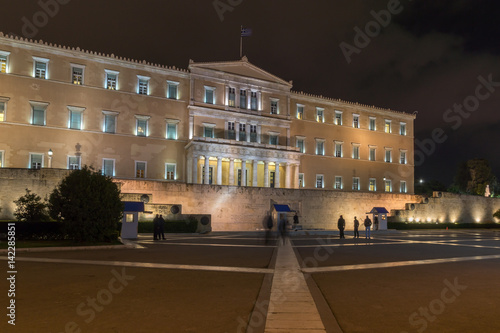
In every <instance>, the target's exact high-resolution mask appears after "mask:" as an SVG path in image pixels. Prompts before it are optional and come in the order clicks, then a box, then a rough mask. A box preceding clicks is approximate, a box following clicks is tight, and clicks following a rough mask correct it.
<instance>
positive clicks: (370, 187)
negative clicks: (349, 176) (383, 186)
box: [368, 178, 377, 192]
mask: <svg viewBox="0 0 500 333" xmlns="http://www.w3.org/2000/svg"><path fill="white" fill-rule="evenodd" d="M368 190H369V191H371V192H375V191H376V190H377V180H376V179H375V178H370V183H369V184H368Z"/></svg>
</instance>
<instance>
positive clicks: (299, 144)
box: [297, 137, 306, 153]
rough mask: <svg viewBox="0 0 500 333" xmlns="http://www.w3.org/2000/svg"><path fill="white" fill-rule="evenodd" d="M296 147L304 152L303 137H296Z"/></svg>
mask: <svg viewBox="0 0 500 333" xmlns="http://www.w3.org/2000/svg"><path fill="white" fill-rule="evenodd" d="M297 148H299V151H300V152H301V153H305V152H306V145H305V138H303V137H297Z"/></svg>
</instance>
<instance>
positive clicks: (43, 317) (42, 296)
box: [0, 230, 500, 333]
mask: <svg viewBox="0 0 500 333" xmlns="http://www.w3.org/2000/svg"><path fill="white" fill-rule="evenodd" d="M347 237H348V239H345V240H339V239H337V238H336V237H335V235H334V234H332V233H330V234H320V235H295V236H294V237H292V241H293V245H294V246H295V250H296V253H297V254H298V255H299V262H304V265H303V266H304V270H305V271H306V273H307V274H306V277H308V279H309V282H310V286H311V289H312V290H316V291H319V292H317V293H314V292H313V295H314V296H315V300H316V301H317V304H318V306H319V307H320V310H321V311H320V313H321V312H322V313H324V312H325V311H326V312H330V314H332V313H333V315H334V317H335V318H336V320H337V321H338V324H339V326H340V328H341V329H342V331H343V332H346V333H347V332H384V333H387V332H397V333H401V332H424V331H425V332H500V316H499V315H498V307H499V305H500V282H499V277H500V232H498V231H490V230H471V231H468V230H463V231H448V232H445V231H407V232H395V233H384V232H379V233H375V234H373V239H372V240H365V239H363V238H362V239H360V240H359V241H356V242H355V241H354V240H353V239H349V238H351V237H352V235H350V234H348V235H347ZM139 245H141V246H143V247H144V248H143V249H121V250H87V251H59V252H36V253H34V252H33V253H29V252H28V253H18V254H17V261H16V266H17V267H16V268H17V274H16V291H15V293H16V295H15V300H16V325H15V326H12V325H9V324H8V323H7V320H8V319H9V318H8V317H7V316H6V314H7V309H6V307H7V306H8V303H7V302H8V301H9V299H10V298H9V297H7V293H8V290H9V285H8V283H7V280H6V277H7V271H8V268H7V261H6V260H1V261H0V265H2V266H3V267H4V268H3V271H4V276H5V278H2V280H1V281H0V295H2V296H1V297H0V299H1V300H2V306H1V308H2V309H3V310H1V311H3V312H4V313H2V314H1V317H0V318H2V320H1V322H0V332H27V333H38V332H43V333H47V332H49V333H60V332H65V333H66V332H75V333H76V332H82V333H83V332H96V333H97V332H98V333H103V332H106V333H107V332H126V333H128V332H131V333H132V332H133V333H135V332H214V333H221V332H244V331H245V329H244V326H245V323H246V322H247V321H248V318H249V316H250V315H251V314H252V311H254V310H256V309H255V307H254V306H255V304H256V302H259V301H262V297H263V295H264V297H266V295H268V294H269V289H270V283H269V280H270V277H271V276H272V268H273V255H274V251H275V248H276V247H275V243H274V242H273V243H271V244H268V245H267V246H266V245H264V240H263V238H262V235H257V234H255V233H213V234H210V235H203V236H200V235H194V236H182V235H168V239H167V240H166V241H159V242H153V241H152V236H144V237H141V239H140V241H139ZM3 256H5V255H3ZM54 260H55V261H54ZM165 264H170V265H171V266H167V265H165ZM189 265H190V266H189ZM207 266H208V267H207ZM268 268H270V269H271V270H266V269H268ZM318 294H319V296H318ZM259 295H260V298H259ZM326 325H327V331H329V332H334V330H333V328H332V326H331V325H329V324H326ZM257 326H258V325H257ZM249 332H263V325H260V326H258V327H254V326H252V328H251V329H250V330H249Z"/></svg>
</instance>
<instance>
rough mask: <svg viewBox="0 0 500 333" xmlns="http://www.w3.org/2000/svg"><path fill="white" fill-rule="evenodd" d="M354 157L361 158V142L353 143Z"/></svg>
mask: <svg viewBox="0 0 500 333" xmlns="http://www.w3.org/2000/svg"><path fill="white" fill-rule="evenodd" d="M352 158H353V159H355V160H359V144H357V143H353V144H352Z"/></svg>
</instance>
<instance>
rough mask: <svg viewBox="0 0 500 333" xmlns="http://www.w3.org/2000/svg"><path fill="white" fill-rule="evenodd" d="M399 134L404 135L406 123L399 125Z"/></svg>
mask: <svg viewBox="0 0 500 333" xmlns="http://www.w3.org/2000/svg"><path fill="white" fill-rule="evenodd" d="M399 134H400V135H406V123H400V124H399Z"/></svg>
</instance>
